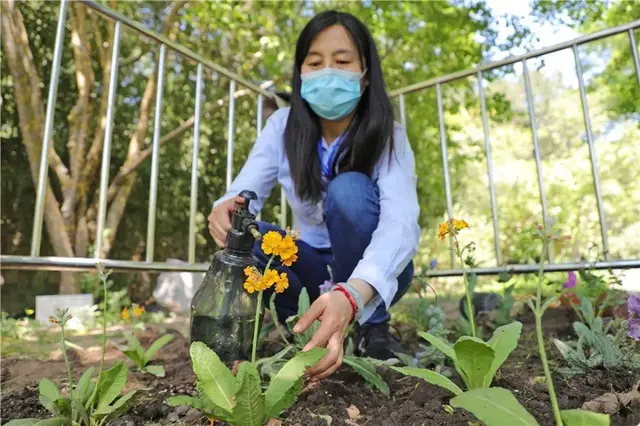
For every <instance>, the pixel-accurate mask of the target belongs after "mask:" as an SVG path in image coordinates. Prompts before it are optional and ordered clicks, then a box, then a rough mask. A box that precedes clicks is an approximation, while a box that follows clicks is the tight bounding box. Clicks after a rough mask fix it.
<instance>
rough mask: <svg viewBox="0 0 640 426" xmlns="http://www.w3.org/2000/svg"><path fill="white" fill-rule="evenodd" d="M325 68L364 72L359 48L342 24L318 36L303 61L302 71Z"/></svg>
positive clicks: (303, 72)
mask: <svg viewBox="0 0 640 426" xmlns="http://www.w3.org/2000/svg"><path fill="white" fill-rule="evenodd" d="M324 68H336V69H339V70H345V71H352V72H359V73H361V72H362V63H361V60H360V55H358V49H357V48H356V46H355V44H354V43H353V41H352V40H351V37H349V33H348V32H347V30H346V29H345V28H344V27H343V26H342V25H333V26H331V27H329V28H327V29H325V30H324V31H322V32H321V33H320V34H318V35H317V36H316V38H315V39H314V40H313V41H312V42H311V47H310V48H309V53H308V54H307V57H306V58H305V60H304V62H303V63H302V68H301V73H302V74H305V73H308V72H311V71H320V70H322V69H324Z"/></svg>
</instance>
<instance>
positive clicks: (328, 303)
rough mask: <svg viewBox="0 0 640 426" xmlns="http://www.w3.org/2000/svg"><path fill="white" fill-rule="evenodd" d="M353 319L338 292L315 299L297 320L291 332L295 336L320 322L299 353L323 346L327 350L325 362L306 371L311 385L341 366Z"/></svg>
mask: <svg viewBox="0 0 640 426" xmlns="http://www.w3.org/2000/svg"><path fill="white" fill-rule="evenodd" d="M352 317H353V308H352V306H351V303H350V302H349V299H347V296H346V295H345V294H344V293H342V292H339V291H330V292H328V293H325V294H323V295H321V296H320V297H318V298H317V299H316V301H315V302H313V304H312V305H311V307H310V308H309V310H308V311H307V312H306V313H305V314H304V315H302V317H301V318H300V320H298V323H297V324H296V325H295V327H294V328H293V331H294V332H295V333H302V332H304V331H305V330H306V329H307V328H309V327H310V326H311V324H313V322H314V321H315V320H320V327H319V328H318V331H317V332H316V333H315V334H314V335H313V337H312V338H311V341H310V342H309V343H307V345H306V346H305V347H304V348H303V349H302V351H303V352H305V351H308V350H310V349H311V348H322V347H325V346H326V348H327V349H328V350H329V352H328V353H327V354H326V355H325V356H324V358H322V359H321V360H320V361H319V362H318V363H317V364H316V365H315V366H313V367H312V368H310V369H309V370H307V377H309V378H310V380H311V381H314V382H315V381H318V380H321V379H324V378H326V377H328V376H330V375H331V374H333V373H334V372H335V371H336V370H337V369H338V367H340V365H342V358H343V356H344V349H343V342H344V338H345V335H346V333H347V329H348V328H349V324H350V323H351V319H352Z"/></svg>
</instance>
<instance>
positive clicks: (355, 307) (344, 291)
mask: <svg viewBox="0 0 640 426" xmlns="http://www.w3.org/2000/svg"><path fill="white" fill-rule="evenodd" d="M334 290H337V291H339V292H341V293H342V294H344V295H345V296H347V300H348V301H349V303H351V310H352V311H353V315H352V316H351V321H349V324H351V323H352V322H353V320H354V319H355V318H356V315H357V313H358V304H357V303H356V301H355V300H354V299H353V296H352V295H351V293H349V291H348V290H347V289H346V288H344V287H342V286H341V285H340V284H336V285H335V286H334Z"/></svg>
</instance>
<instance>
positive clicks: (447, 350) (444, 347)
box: [418, 331, 456, 361]
mask: <svg viewBox="0 0 640 426" xmlns="http://www.w3.org/2000/svg"><path fill="white" fill-rule="evenodd" d="M418 336H420V337H422V338H423V339H424V340H426V341H427V342H429V343H431V344H432V345H433V346H435V347H436V348H437V349H438V350H440V352H442V353H443V354H445V355H446V356H448V357H449V358H451V359H452V360H454V361H456V353H455V351H454V350H453V348H452V347H451V345H449V342H447V341H446V340H443V339H441V338H439V337H438V336H434V335H433V334H431V333H425V332H424V331H420V332H418Z"/></svg>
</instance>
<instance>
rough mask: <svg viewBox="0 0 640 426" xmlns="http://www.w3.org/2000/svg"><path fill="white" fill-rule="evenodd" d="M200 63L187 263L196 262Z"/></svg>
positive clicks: (200, 105) (199, 65)
mask: <svg viewBox="0 0 640 426" xmlns="http://www.w3.org/2000/svg"><path fill="white" fill-rule="evenodd" d="M203 84H204V82H203V79H202V64H201V63H198V68H197V71H196V107H195V112H194V115H195V119H194V121H193V148H192V153H191V200H190V201H191V204H190V206H189V263H190V264H194V263H195V262H196V213H197V211H198V153H199V151H200V113H201V108H202V87H203Z"/></svg>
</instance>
